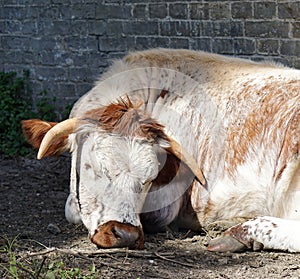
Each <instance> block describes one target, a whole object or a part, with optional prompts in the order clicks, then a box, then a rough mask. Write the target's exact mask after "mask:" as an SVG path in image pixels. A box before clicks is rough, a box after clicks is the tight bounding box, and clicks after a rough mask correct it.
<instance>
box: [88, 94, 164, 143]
mask: <svg viewBox="0 0 300 279" xmlns="http://www.w3.org/2000/svg"><path fill="white" fill-rule="evenodd" d="M140 105H141V104H138V105H134V104H133V103H132V102H131V100H130V99H129V97H127V99H123V98H121V99H119V100H118V102H116V103H112V104H109V105H108V106H105V107H102V108H97V109H93V110H91V111H88V112H87V113H86V114H85V115H84V117H86V118H90V119H93V120H97V121H99V124H100V126H101V128H103V129H104V130H106V131H108V132H110V133H117V134H120V135H121V136H132V137H140V138H145V139H147V140H154V141H156V140H157V139H158V138H161V139H164V140H167V137H166V135H165V133H164V132H163V128H164V127H163V126H162V125H160V124H159V123H158V122H157V121H155V120H154V119H153V118H151V117H149V116H147V115H146V114H145V112H144V111H142V110H140V109H139V107H140Z"/></svg>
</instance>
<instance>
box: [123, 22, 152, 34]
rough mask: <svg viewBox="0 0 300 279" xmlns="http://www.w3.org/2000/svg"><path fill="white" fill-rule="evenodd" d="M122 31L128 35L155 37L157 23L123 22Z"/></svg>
mask: <svg viewBox="0 0 300 279" xmlns="http://www.w3.org/2000/svg"><path fill="white" fill-rule="evenodd" d="M124 30H126V33H127V34H129V35H145V34H147V35H157V34H158V22H157V21H144V20H143V21H142V20H141V21H128V22H124Z"/></svg>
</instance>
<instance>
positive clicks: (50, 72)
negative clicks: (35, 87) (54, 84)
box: [36, 66, 68, 81]
mask: <svg viewBox="0 0 300 279" xmlns="http://www.w3.org/2000/svg"><path fill="white" fill-rule="evenodd" d="M36 73H37V79H38V80H40V81H48V80H51V81H66V80H67V79H68V73H67V71H66V69H64V68H62V67H48V66H45V67H43V66H38V67H36Z"/></svg>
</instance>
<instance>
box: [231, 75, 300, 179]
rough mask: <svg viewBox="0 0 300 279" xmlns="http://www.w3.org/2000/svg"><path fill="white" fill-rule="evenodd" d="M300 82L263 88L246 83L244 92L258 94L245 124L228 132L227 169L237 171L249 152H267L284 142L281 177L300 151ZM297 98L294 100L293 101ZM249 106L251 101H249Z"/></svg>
mask: <svg viewBox="0 0 300 279" xmlns="http://www.w3.org/2000/svg"><path fill="white" fill-rule="evenodd" d="M299 86H300V84H299V82H297V81H296V82H289V83H286V84H285V83H284V81H283V82H278V81H277V82H272V83H268V84H266V85H265V86H264V87H262V88H260V89H259V90H255V88H253V86H249V85H247V86H245V89H244V92H243V94H246V95H253V94H256V95H257V100H256V102H255V103H253V104H252V107H251V108H250V109H249V112H250V113H249V114H248V115H247V117H246V119H245V120H244V122H243V123H240V122H236V123H233V125H232V126H231V127H230V129H229V131H228V143H229V146H228V147H229V148H228V153H227V155H226V161H227V163H228V169H227V171H228V172H229V173H231V174H233V173H234V171H235V170H236V168H237V166H238V165H241V164H243V163H244V162H245V161H246V159H247V153H248V152H249V151H250V153H252V152H263V153H265V154H264V156H265V157H268V156H269V155H268V152H270V147H273V148H274V146H275V145H276V144H278V143H280V144H281V149H279V150H277V154H276V156H277V166H276V169H275V170H274V177H275V178H276V179H279V178H280V176H281V174H282V172H283V170H284V168H285V166H286V165H287V163H288V161H289V160H290V159H291V158H292V157H293V156H295V155H296V154H298V153H299V152H300V138H299V134H300V125H299V123H300V114H299V111H300V110H299V102H300V98H299V88H300V87H299ZM291 100H294V103H293V104H292V103H291ZM248 105H249V104H248ZM245 110H246V108H245Z"/></svg>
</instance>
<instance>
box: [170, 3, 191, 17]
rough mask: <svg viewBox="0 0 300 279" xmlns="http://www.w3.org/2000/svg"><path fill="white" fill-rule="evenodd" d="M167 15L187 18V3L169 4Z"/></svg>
mask: <svg viewBox="0 0 300 279" xmlns="http://www.w3.org/2000/svg"><path fill="white" fill-rule="evenodd" d="M169 15H170V17H172V18H176V19H187V18H188V5H187V4H182V3H176V4H170V5H169Z"/></svg>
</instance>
